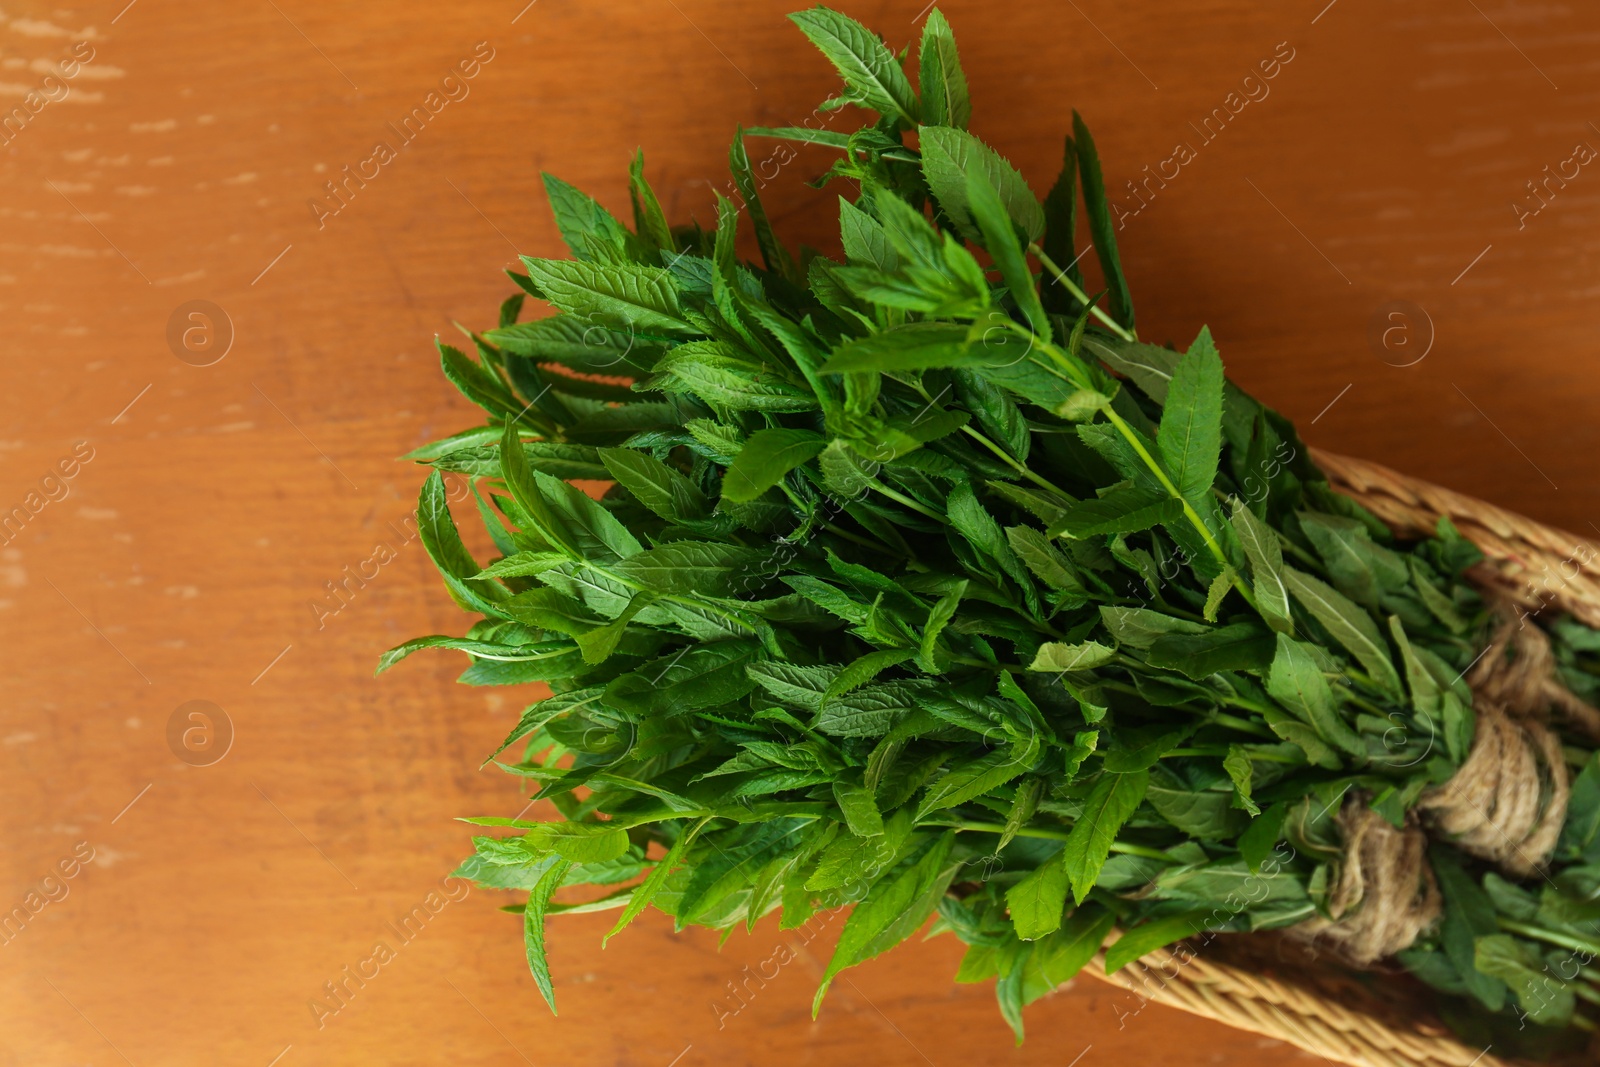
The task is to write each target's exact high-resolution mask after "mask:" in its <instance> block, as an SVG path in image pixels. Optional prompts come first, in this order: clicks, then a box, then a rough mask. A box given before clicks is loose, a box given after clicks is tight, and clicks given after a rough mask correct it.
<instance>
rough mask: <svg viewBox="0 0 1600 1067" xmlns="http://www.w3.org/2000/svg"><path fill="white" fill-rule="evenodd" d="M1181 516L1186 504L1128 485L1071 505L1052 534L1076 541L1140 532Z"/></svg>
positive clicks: (1150, 490) (1164, 494) (1155, 490)
mask: <svg viewBox="0 0 1600 1067" xmlns="http://www.w3.org/2000/svg"><path fill="white" fill-rule="evenodd" d="M1182 515H1183V505H1182V504H1181V503H1180V502H1179V501H1177V500H1176V499H1174V498H1173V497H1171V496H1169V495H1168V494H1166V493H1165V492H1163V491H1161V490H1159V489H1146V488H1141V487H1139V486H1134V485H1125V486H1122V487H1120V488H1117V489H1112V490H1111V491H1110V492H1108V493H1106V494H1105V495H1104V496H1099V497H1094V498H1092V499H1088V500H1080V501H1078V502H1077V503H1076V504H1071V505H1068V507H1067V508H1066V510H1065V511H1063V512H1062V514H1061V518H1060V519H1059V520H1058V521H1057V522H1056V524H1055V525H1054V526H1052V527H1051V528H1050V533H1051V534H1052V535H1053V536H1057V537H1071V538H1074V539H1077V540H1082V539H1084V538H1087V537H1098V536H1100V535H1101V534H1115V533H1139V532H1140V531H1143V530H1148V529H1150V528H1151V527H1154V526H1160V525H1162V524H1165V523H1169V522H1175V521H1177V519H1179V518H1180V517H1181V516H1182Z"/></svg>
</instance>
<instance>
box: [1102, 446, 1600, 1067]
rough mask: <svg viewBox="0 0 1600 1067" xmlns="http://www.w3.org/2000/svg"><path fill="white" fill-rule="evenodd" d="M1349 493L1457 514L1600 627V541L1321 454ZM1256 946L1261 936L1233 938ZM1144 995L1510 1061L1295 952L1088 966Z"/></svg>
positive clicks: (1260, 1026) (1446, 1057) (1521, 582)
mask: <svg viewBox="0 0 1600 1067" xmlns="http://www.w3.org/2000/svg"><path fill="white" fill-rule="evenodd" d="M1312 459H1313V460H1314V461H1315V462H1316V464H1317V465H1318V466H1319V467H1321V468H1322V470H1323V471H1324V472H1326V474H1327V475H1328V480H1329V482H1330V483H1331V484H1332V485H1333V487H1334V488H1335V489H1337V490H1339V491H1340V492H1343V493H1345V494H1347V495H1348V496H1351V497H1353V498H1355V499H1356V500H1358V501H1360V502H1361V504H1363V505H1364V506H1365V507H1367V508H1368V509H1369V510H1370V511H1372V512H1373V514H1375V515H1377V516H1378V517H1379V518H1381V519H1382V520H1383V521H1384V522H1385V523H1387V524H1388V525H1389V526H1390V527H1391V528H1392V529H1393V530H1394V531H1395V532H1396V533H1397V534H1400V535H1402V536H1404V535H1412V536H1422V535H1425V534H1429V533H1431V532H1432V531H1433V530H1434V527H1435V524H1436V523H1437V522H1438V520H1439V517H1440V516H1442V515H1447V516H1449V517H1450V520H1451V521H1452V522H1454V523H1455V524H1456V527H1457V528H1458V529H1459V530H1460V531H1461V533H1462V535H1463V536H1465V537H1467V538H1469V539H1470V540H1471V541H1473V542H1474V543H1475V544H1476V545H1477V546H1478V547H1479V548H1480V549H1482V550H1483V552H1484V555H1485V556H1486V557H1487V559H1486V560H1485V561H1484V562H1483V563H1482V564H1481V565H1480V566H1479V567H1478V568H1477V569H1476V571H1475V572H1474V573H1473V575H1472V578H1473V580H1474V581H1475V582H1476V583H1477V584H1479V585H1480V586H1492V587H1494V588H1495V589H1497V590H1498V591H1500V592H1501V593H1503V594H1504V595H1506V596H1508V597H1509V598H1510V599H1512V600H1513V601H1514V602H1516V603H1519V604H1522V605H1524V606H1525V607H1527V608H1528V609H1530V610H1535V609H1541V608H1542V609H1545V610H1549V611H1551V612H1554V613H1564V614H1568V615H1571V616H1573V617H1574V618H1577V619H1579V620H1581V621H1583V622H1584V623H1587V624H1588V625H1590V626H1596V627H1600V546H1596V544H1595V543H1594V542H1592V541H1589V540H1587V539H1585V538H1581V537H1575V536H1573V535H1572V534H1568V533H1564V532H1562V531H1560V530H1555V529H1552V528H1550V527H1548V526H1542V525H1540V524H1539V523H1536V522H1532V521H1530V520H1528V519H1525V518H1522V517H1521V516H1520V515H1515V514H1512V513H1511V512H1508V511H1503V510H1501V509H1500V508H1497V507H1494V506H1492V505H1489V504H1485V503H1483V502H1482V501H1479V500H1474V499H1472V498H1471V497H1468V496H1463V495H1461V494H1460V493H1453V492H1451V491H1450V490H1448V489H1440V488H1438V487H1437V486H1432V485H1428V484H1427V483H1425V482H1419V481H1416V480H1414V479H1412V478H1408V477H1406V476H1405V475H1402V474H1398V473H1396V472H1394V471H1391V470H1389V469H1387V468H1385V467H1380V466H1378V465H1377V464H1375V463H1367V462H1364V461H1362V460H1356V459H1347V458H1345V457H1344V456H1336V455H1331V454H1329V453H1327V452H1322V451H1319V450H1315V449H1313V450H1312ZM1232 940H1233V941H1235V942H1239V943H1242V942H1248V941H1250V940H1252V939H1251V938H1236V939H1232ZM1084 973H1086V974H1094V975H1095V976H1096V977H1098V978H1100V979H1101V980H1103V981H1106V982H1110V983H1111V984H1113V985H1116V986H1120V987H1122V988H1123V989H1125V990H1128V991H1129V992H1130V994H1132V995H1133V996H1134V997H1136V998H1138V1000H1137V1001H1136V1003H1141V1004H1142V1003H1143V1001H1145V1000H1151V1001H1154V1002H1156V1003H1159V1004H1165V1005H1167V1006H1169V1007H1174V1008H1179V1009H1181V1010H1183V1011H1187V1012H1190V1013H1191V1014H1194V1015H1199V1016H1202V1017H1204V1018H1207V1019H1215V1020H1217V1021H1218V1022H1221V1023H1225V1024H1227V1025H1228V1026H1232V1027H1235V1028H1237V1029H1241V1030H1249V1031H1252V1032H1254V1033H1258V1034H1265V1035H1267V1036H1269V1037H1274V1038H1277V1039H1278V1040H1280V1041H1285V1042H1287V1043H1289V1044H1291V1045H1294V1046H1296V1047H1297V1048H1301V1049H1304V1050H1305V1051H1307V1052H1310V1053H1313V1054H1315V1055H1318V1056H1321V1057H1323V1058H1325V1059H1327V1060H1329V1061H1330V1062H1333V1063H1345V1064H1351V1065H1353V1067H1509V1061H1507V1060H1504V1059H1500V1058H1499V1057H1497V1056H1495V1055H1494V1052H1493V1049H1492V1048H1491V1049H1480V1048H1472V1047H1469V1046H1467V1045H1464V1044H1462V1043H1461V1042H1460V1041H1458V1040H1456V1038H1455V1037H1454V1036H1452V1035H1451V1034H1450V1033H1449V1031H1448V1030H1447V1029H1446V1028H1445V1027H1444V1026H1443V1025H1442V1024H1440V1023H1438V1022H1437V1021H1436V1020H1434V1019H1433V1018H1432V1015H1431V1012H1428V1011H1427V1010H1426V1008H1425V1007H1421V1006H1419V1004H1418V1003H1417V1002H1416V1000H1415V998H1414V997H1408V996H1407V995H1406V994H1405V990H1404V989H1399V990H1391V989H1388V988H1383V989H1382V990H1381V992H1380V991H1379V990H1378V989H1377V988H1375V985H1380V986H1381V985H1382V982H1381V980H1380V982H1378V983H1371V982H1362V981H1358V980H1355V979H1354V978H1352V977H1351V976H1349V975H1346V974H1343V973H1341V972H1339V971H1338V970H1337V969H1335V968H1328V967H1325V966H1324V967H1318V966H1317V965H1316V964H1315V963H1314V962H1312V961H1310V960H1306V959H1303V958H1299V959H1297V958H1296V957H1295V955H1294V954H1292V953H1272V952H1260V951H1258V952H1256V953H1254V958H1249V957H1246V958H1239V952H1238V951H1237V948H1234V949H1233V950H1232V951H1228V950H1224V951H1215V950H1214V949H1213V948H1207V949H1206V950H1205V951H1204V953H1199V952H1194V953H1189V952H1184V953H1180V954H1174V953H1173V952H1172V951H1169V950H1166V949H1163V950H1161V951H1159V952H1154V953H1151V954H1150V955H1148V956H1146V957H1144V958H1143V959H1142V960H1139V961H1138V962H1136V963H1132V964H1129V965H1128V966H1126V967H1124V968H1123V969H1121V970H1120V971H1118V972H1117V973H1116V974H1113V975H1107V974H1106V973H1105V967H1104V966H1103V960H1101V959H1097V960H1096V961H1094V962H1093V963H1091V964H1090V965H1089V966H1088V967H1086V968H1085V969H1084Z"/></svg>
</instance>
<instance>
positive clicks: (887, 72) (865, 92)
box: [789, 7, 917, 125]
mask: <svg viewBox="0 0 1600 1067" xmlns="http://www.w3.org/2000/svg"><path fill="white" fill-rule="evenodd" d="M789 20H790V21H791V22H793V23H794V24H795V25H796V26H799V27H800V31H801V32H802V33H804V34H805V35H806V36H807V37H808V38H810V40H811V43H812V44H814V45H816V46H817V48H818V49H819V50H820V51H821V52H822V54H823V55H825V56H827V57H828V60H829V61H830V62H831V63H832V64H833V65H834V67H836V68H837V69H838V71H839V76H840V77H842V78H843V79H844V83H845V85H846V86H847V87H848V92H847V93H846V95H845V99H846V100H848V101H849V102H850V103H853V104H859V105H861V106H862V107H866V108H871V109H872V110H873V111H876V112H878V113H879V114H880V115H882V116H884V117H885V118H888V119H898V120H900V121H902V122H905V123H907V124H908V125H916V122H917V95H916V93H914V92H912V90H911V82H910V80H909V79H907V78H906V73H905V71H903V70H901V69H900V63H899V61H897V60H896V59H895V57H894V55H893V54H892V53H890V51H889V49H888V48H887V47H886V46H885V45H884V43H883V41H882V40H880V39H879V38H878V36H877V35H876V34H874V33H873V32H872V31H871V30H869V29H867V28H866V27H865V26H863V25H861V23H859V22H857V21H856V20H855V19H852V18H849V17H847V16H845V15H841V14H839V13H838V12H837V11H830V10H828V9H827V8H825V7H814V8H812V9H811V10H810V11H799V12H796V13H794V14H792V15H790V16H789Z"/></svg>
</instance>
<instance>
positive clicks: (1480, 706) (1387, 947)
mask: <svg viewBox="0 0 1600 1067" xmlns="http://www.w3.org/2000/svg"><path fill="white" fill-rule="evenodd" d="M1490 606H1491V616H1492V618H1493V620H1494V622H1493V631H1492V636H1491V637H1490V639H1489V642H1488V645H1487V647H1486V648H1485V650H1484V653H1483V655H1481V656H1480V657H1479V658H1478V660H1477V662H1476V663H1475V664H1474V665H1473V666H1472V667H1471V668H1470V674H1469V676H1468V679H1467V681H1468V683H1469V684H1470V685H1471V687H1472V692H1473V701H1472V704H1473V711H1474V713H1475V715H1476V718H1477V727H1476V730H1475V731H1474V735H1473V741H1472V748H1471V749H1470V751H1469V752H1468V753H1467V758H1466V760H1465V761H1463V762H1462V764H1461V766H1460V767H1459V768H1458V769H1457V771H1456V773H1455V774H1454V775H1453V776H1452V777H1451V778H1450V780H1449V781H1448V782H1445V783H1444V784H1443V785H1439V786H1435V787H1433V788H1431V789H1429V790H1428V791H1427V792H1425V793H1423V795H1422V797H1421V799H1420V800H1419V801H1418V803H1417V805H1416V808H1415V810H1414V811H1413V812H1412V813H1411V814H1410V816H1409V817H1408V820H1407V823H1406V825H1405V827H1404V828H1402V829H1396V828H1395V827H1394V826H1392V825H1390V823H1389V822H1388V821H1387V820H1385V819H1384V818H1383V817H1382V816H1380V815H1378V814H1377V813H1376V812H1374V811H1372V810H1371V809H1370V808H1369V807H1367V800H1366V797H1364V796H1360V795H1353V796H1351V797H1350V798H1349V799H1347V800H1346V802H1345V804H1344V807H1343V808H1342V809H1341V810H1340V812H1339V816H1338V820H1337V826H1338V829H1339V836H1340V838H1341V839H1342V841H1343V843H1344V855H1343V856H1342V858H1341V859H1340V860H1339V861H1338V863H1337V864H1336V865H1335V870H1334V872H1333V885H1332V887H1331V888H1330V890H1329V893H1328V896H1327V902H1326V912H1327V915H1326V916H1325V917H1324V916H1318V917H1317V918H1314V919H1310V920H1308V921H1306V922H1304V923H1301V924H1299V925H1297V926H1295V927H1293V928H1292V929H1291V930H1290V931H1289V932H1290V934H1291V936H1293V937H1294V938H1295V939H1296V940H1301V941H1307V942H1312V943H1314V944H1315V945H1316V947H1318V948H1326V949H1328V950H1330V951H1331V952H1332V954H1334V955H1336V956H1338V957H1339V958H1340V959H1342V960H1344V961H1345V962H1347V963H1349V964H1351V965H1353V966H1356V967H1362V968H1365V967H1370V966H1372V965H1373V964H1374V963H1376V962H1377V961H1378V960H1380V959H1383V958H1384V957H1387V956H1393V955H1394V954H1395V953H1397V952H1400V951H1402V950H1404V949H1406V948H1408V947H1410V946H1411V944H1412V943H1413V942H1415V941H1416V939H1417V938H1418V937H1419V936H1421V935H1422V934H1423V933H1424V932H1425V931H1426V930H1427V929H1428V928H1429V927H1431V926H1432V925H1433V924H1434V923H1435V922H1436V921H1437V920H1438V918H1439V916H1440V914H1441V911H1442V901H1441V897H1440V894H1439V888H1438V885H1437V884H1436V882H1435V880H1434V876H1433V870H1432V868H1431V867H1430V866H1429V865H1428V861H1427V849H1428V842H1429V839H1430V837H1431V838H1432V839H1434V840H1438V841H1440V842H1442V843H1445V844H1449V845H1452V846H1454V847H1455V848H1458V849H1460V850H1461V851H1462V852H1465V853H1468V854H1469V855H1472V856H1476V857H1478V858H1480V859H1483V860H1487V861H1488V862H1490V863H1493V864H1494V865H1495V866H1496V867H1498V868H1499V869H1500V870H1501V871H1503V872H1504V873H1506V874H1508V875H1511V876H1513V877H1517V878H1526V877H1528V876H1529V875H1532V874H1534V873H1536V872H1537V871H1539V870H1540V869H1541V868H1543V866H1544V865H1545V864H1546V863H1548V862H1549V860H1550V856H1551V854H1552V853H1553V852H1554V850H1555V847H1556V843H1557V841H1558V840H1559V838H1560V836H1561V828H1562V825H1563V824H1564V823H1565V822H1566V818H1567V802H1568V800H1569V798H1570V796H1571V782H1570V778H1569V775H1568V772H1567V764H1566V760H1565V758H1564V756H1563V754H1562V749H1561V740H1560V738H1559V737H1558V736H1557V735H1556V733H1555V731H1554V730H1552V729H1551V728H1550V727H1549V725H1548V724H1547V722H1546V719H1547V717H1548V716H1549V715H1550V714H1551V713H1552V711H1553V712H1554V713H1555V714H1557V715H1558V716H1559V717H1560V718H1561V719H1562V721H1563V723H1564V724H1565V725H1567V726H1570V727H1572V728H1574V729H1577V730H1580V731H1582V732H1585V733H1588V734H1590V735H1591V736H1594V737H1596V738H1600V709H1596V708H1594V707H1591V706H1590V705H1589V704H1587V703H1585V702H1584V701H1583V700H1581V699H1580V698H1579V697H1577V696H1576V695H1575V694H1574V693H1572V691H1571V690H1569V689H1567V687H1566V686H1564V685H1562V684H1561V681H1560V679H1559V678H1558V677H1557V675H1556V670H1555V667H1556V663H1555V657H1554V655H1553V654H1552V652H1551V650H1550V640H1549V638H1548V637H1547V636H1545V633H1544V631H1543V630H1541V629H1539V628H1538V627H1537V626H1536V625H1534V624H1533V623H1532V622H1531V621H1529V620H1528V619H1527V617H1526V616H1525V614H1524V613H1522V612H1520V611H1519V610H1517V609H1516V607H1515V606H1514V605H1512V604H1511V603H1510V602H1509V601H1508V600H1504V599H1498V598H1497V599H1494V600H1492V601H1491V605H1490Z"/></svg>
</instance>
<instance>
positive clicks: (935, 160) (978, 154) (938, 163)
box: [918, 126, 1044, 241]
mask: <svg viewBox="0 0 1600 1067" xmlns="http://www.w3.org/2000/svg"><path fill="white" fill-rule="evenodd" d="M918 137H919V140H920V142H921V144H922V173H923V175H924V176H925V177H926V178H927V180H928V188H929V189H931V190H933V195H934V196H935V197H936V198H937V199H938V201H939V204H940V206H941V207H943V208H944V210H945V214H947V215H949V216H950V219H951V221H952V222H954V223H955V224H956V227H957V228H958V229H959V230H961V233H962V236H964V237H966V238H967V239H968V240H973V241H975V240H977V239H978V238H979V237H981V236H982V234H981V233H980V231H979V229H978V227H977V225H976V224H975V223H974V222H973V220H972V215H971V208H970V203H969V199H968V194H967V176H968V175H969V174H972V173H974V172H978V173H981V174H983V175H984V176H986V177H987V178H988V179H989V182H990V184H991V185H992V186H993V187H994V189H995V191H996V193H997V194H998V195H999V197H1000V202H1001V204H1002V205H1004V207H1005V212H1006V215H1007V216H1008V217H1009V218H1010V219H1011V221H1012V222H1013V223H1015V224H1016V225H1017V227H1018V228H1020V229H1021V230H1022V232H1023V235H1024V236H1026V237H1027V239H1028V240H1029V241H1037V240H1038V239H1039V236H1040V235H1041V234H1043V233H1044V209H1043V208H1042V207H1040V206H1039V201H1038V200H1037V199H1036V198H1035V197H1034V195H1033V190H1031V189H1029V188H1028V183H1027V182H1026V181H1024V180H1023V178H1022V175H1021V174H1019V173H1018V172H1017V169H1016V168H1015V167H1013V166H1012V165H1011V164H1010V163H1009V162H1007V161H1006V159H1005V158H1004V157H1003V156H1001V155H1000V153H998V152H996V151H995V150H994V149H993V148H990V147H989V146H988V145H986V144H984V143H983V142H982V141H980V140H978V138H976V137H974V136H973V135H972V134H970V133H968V132H966V131H965V130H958V129H954V128H952V127H949V126H924V127H922V130H921V132H920V133H919V135H918Z"/></svg>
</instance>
